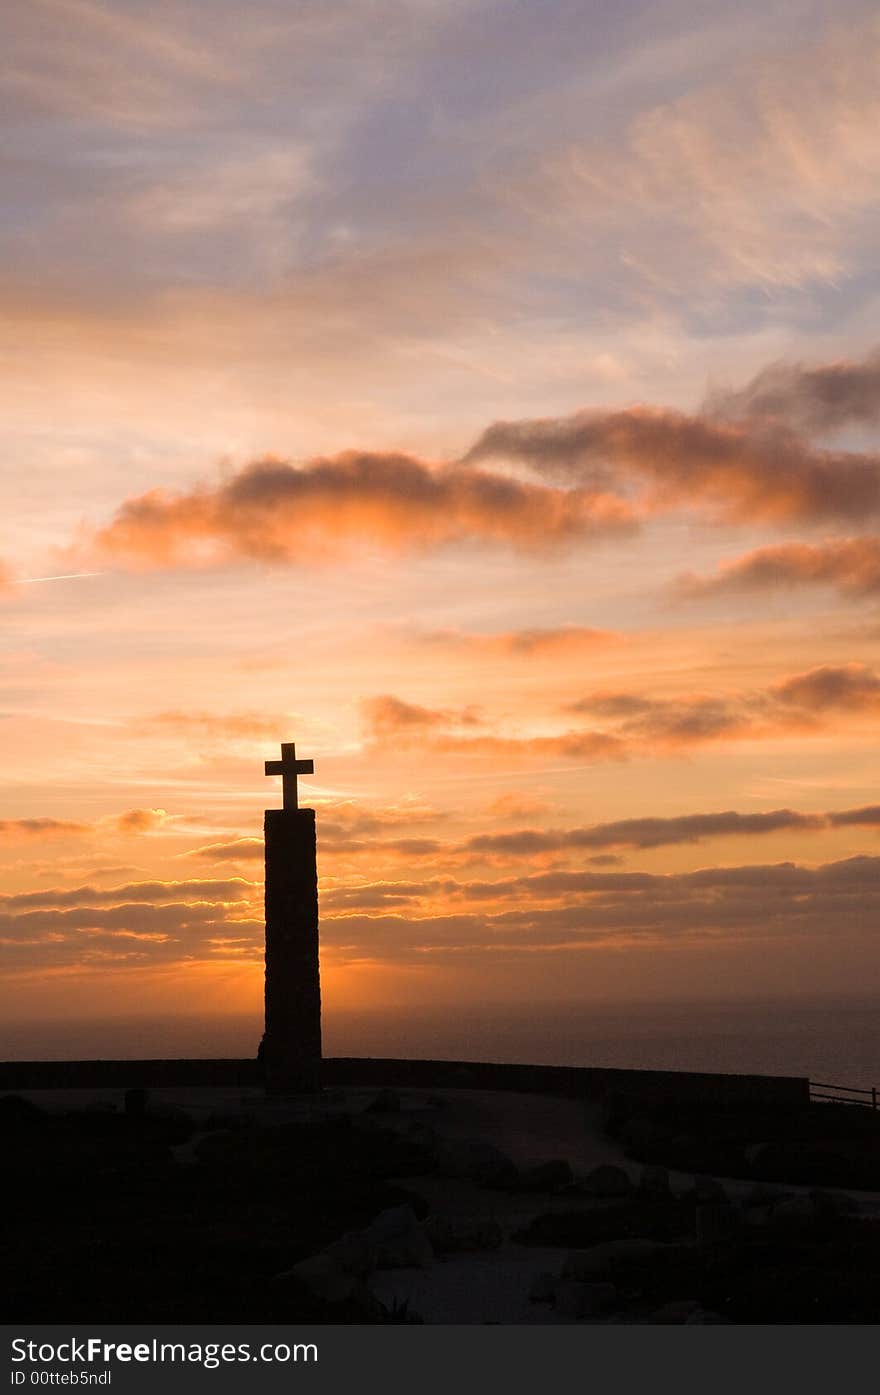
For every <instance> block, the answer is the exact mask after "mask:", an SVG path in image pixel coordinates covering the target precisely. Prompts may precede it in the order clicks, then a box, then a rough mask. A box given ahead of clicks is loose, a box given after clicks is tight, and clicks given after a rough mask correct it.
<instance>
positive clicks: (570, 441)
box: [464, 407, 880, 523]
mask: <svg viewBox="0 0 880 1395" xmlns="http://www.w3.org/2000/svg"><path fill="white" fill-rule="evenodd" d="M464 459H465V463H471V464H477V463H480V462H482V461H486V460H506V461H515V462H519V463H522V464H525V465H528V466H530V467H532V468H533V469H535V470H537V471H539V472H540V473H541V474H542V475H546V476H548V477H550V478H551V479H559V480H565V481H567V482H569V483H570V484H573V485H576V486H578V487H581V488H584V487H586V488H592V489H595V490H600V489H601V490H602V491H603V492H604V494H605V495H606V496H608V495H611V496H614V495H617V496H618V497H620V496H626V497H627V498H628V499H629V502H630V503H631V505H632V506H633V508H634V509H635V510H636V512H642V513H645V512H647V513H656V512H666V511H668V510H671V509H674V508H679V507H684V508H687V509H693V508H697V509H698V510H700V511H701V512H706V511H708V512H709V513H710V515H712V516H714V517H715V518H716V519H718V520H723V521H725V522H733V523H746V522H760V523H782V522H786V521H791V520H799V521H803V522H821V521H822V520H828V519H836V520H845V519H854V518H864V517H865V516H869V515H873V514H876V513H878V512H880V456H877V455H874V454H859V453H856V452H846V451H827V450H819V449H815V448H814V447H812V446H811V445H810V444H809V443H808V442H807V441H806V440H804V438H803V437H801V436H799V435H798V434H797V433H796V432H795V431H793V430H792V429H790V428H788V427H786V426H784V425H781V424H776V423H766V422H760V421H759V422H752V421H747V422H739V421H723V420H718V419H713V418H709V417H703V416H692V415H688V414H686V413H684V412H678V411H671V410H663V409H657V408H651V407H630V408H626V409H624V410H621V411H613V412H603V411H586V412H578V413H575V414H574V415H573V416H569V417H560V418H548V419H545V420H536V421H518V422H516V421H514V422H503V421H502V422H496V423H495V425H494V426H490V427H489V428H488V430H487V431H485V432H484V433H483V435H482V436H481V437H480V438H479V440H478V441H477V442H476V444H475V445H474V446H473V447H472V448H471V450H470V451H469V452H468V454H467V455H466V456H465V458H464ZM634 491H635V494H636V498H635V499H633V498H632V495H633V492H634Z"/></svg>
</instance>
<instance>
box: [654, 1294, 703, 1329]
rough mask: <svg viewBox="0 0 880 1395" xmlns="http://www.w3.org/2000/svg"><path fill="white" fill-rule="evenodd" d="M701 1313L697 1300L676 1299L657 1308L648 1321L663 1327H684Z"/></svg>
mask: <svg viewBox="0 0 880 1395" xmlns="http://www.w3.org/2000/svg"><path fill="white" fill-rule="evenodd" d="M699 1312H702V1306H701V1304H700V1303H699V1302H698V1301H697V1299H696V1298H676V1299H674V1300H673V1301H672V1302H671V1303H664V1304H663V1306H662V1307H660V1308H657V1309H656V1310H655V1311H654V1312H653V1313H652V1314H651V1316H650V1317H649V1318H648V1321H649V1322H651V1323H656V1324H657V1325H659V1326H663V1327H683V1326H684V1324H685V1323H686V1322H689V1321H690V1319H691V1318H692V1317H693V1316H694V1314H695V1313H699Z"/></svg>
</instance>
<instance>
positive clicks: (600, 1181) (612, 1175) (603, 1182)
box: [584, 1163, 633, 1197]
mask: <svg viewBox="0 0 880 1395" xmlns="http://www.w3.org/2000/svg"><path fill="white" fill-rule="evenodd" d="M584 1191H585V1192H586V1193H587V1195H588V1196H601V1197H617V1196H631V1195H632V1192H633V1184H632V1182H631V1181H630V1178H629V1174H628V1173H627V1172H625V1171H624V1169H623V1168H622V1167H615V1165H614V1164H613V1163H600V1164H599V1166H598V1167H594V1168H593V1170H592V1172H588V1173H587V1175H586V1177H585V1178H584Z"/></svg>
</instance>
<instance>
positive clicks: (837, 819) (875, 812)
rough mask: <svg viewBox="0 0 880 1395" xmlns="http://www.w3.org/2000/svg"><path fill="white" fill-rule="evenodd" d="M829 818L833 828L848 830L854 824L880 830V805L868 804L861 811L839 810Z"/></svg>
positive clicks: (828, 816) (829, 815)
mask: <svg viewBox="0 0 880 1395" xmlns="http://www.w3.org/2000/svg"><path fill="white" fill-rule="evenodd" d="M827 818H828V822H829V823H830V824H831V826H832V827H833V828H846V827H849V826H851V825H853V824H855V825H860V824H861V825H864V826H866V827H868V828H880V804H866V805H865V806H864V807H863V808H861V809H837V810H835V811H833V812H832V813H830V814H828V815H827Z"/></svg>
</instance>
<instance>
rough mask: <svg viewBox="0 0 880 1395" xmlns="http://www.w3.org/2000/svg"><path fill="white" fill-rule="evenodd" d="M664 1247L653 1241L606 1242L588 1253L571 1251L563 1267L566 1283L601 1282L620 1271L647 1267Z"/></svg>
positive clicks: (591, 1248) (585, 1251) (590, 1249)
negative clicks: (569, 1281) (638, 1266)
mask: <svg viewBox="0 0 880 1395" xmlns="http://www.w3.org/2000/svg"><path fill="white" fill-rule="evenodd" d="M665 1249H666V1246H665V1245H661V1244H659V1243H658V1242H657V1241H656V1240H643V1239H623V1240H606V1241H604V1242H603V1243H602V1244H601V1245H591V1246H590V1248H589V1249H588V1250H570V1251H569V1252H568V1254H567V1255H566V1257H565V1262H564V1263H563V1266H562V1274H563V1277H564V1278H566V1279H579V1280H582V1281H583V1280H591V1279H603V1278H605V1277H607V1276H609V1275H613V1274H614V1273H616V1272H617V1270H618V1269H621V1268H629V1267H631V1266H637V1265H639V1264H647V1263H650V1261H651V1260H653V1259H654V1258H655V1256H656V1255H657V1254H658V1253H660V1252H661V1251H663V1250H665Z"/></svg>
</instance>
